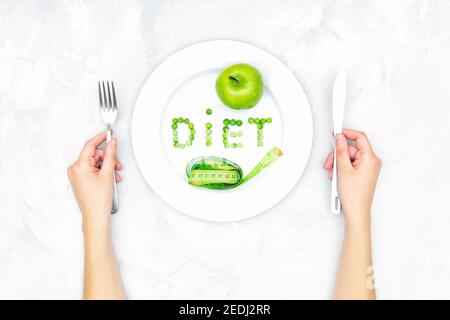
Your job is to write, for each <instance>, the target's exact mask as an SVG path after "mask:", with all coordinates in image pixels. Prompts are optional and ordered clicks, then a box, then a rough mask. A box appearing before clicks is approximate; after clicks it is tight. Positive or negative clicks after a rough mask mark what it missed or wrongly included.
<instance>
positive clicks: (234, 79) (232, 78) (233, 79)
mask: <svg viewBox="0 0 450 320" xmlns="http://www.w3.org/2000/svg"><path fill="white" fill-rule="evenodd" d="M229 79H230V80H232V81H233V82H234V83H235V84H237V85H239V84H240V83H241V82H240V81H239V79H236V78H235V77H233V76H230V77H229Z"/></svg>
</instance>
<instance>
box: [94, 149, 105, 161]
mask: <svg viewBox="0 0 450 320" xmlns="http://www.w3.org/2000/svg"><path fill="white" fill-rule="evenodd" d="M104 155H105V152H104V151H103V150H100V149H97V151H96V153H95V161H97V162H98V161H103V156H104Z"/></svg>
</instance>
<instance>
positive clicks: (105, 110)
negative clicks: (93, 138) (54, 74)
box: [98, 81, 119, 213]
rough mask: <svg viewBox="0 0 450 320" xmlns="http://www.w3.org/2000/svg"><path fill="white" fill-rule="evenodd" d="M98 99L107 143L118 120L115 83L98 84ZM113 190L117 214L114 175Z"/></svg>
mask: <svg viewBox="0 0 450 320" xmlns="http://www.w3.org/2000/svg"><path fill="white" fill-rule="evenodd" d="M98 98H99V104H100V113H101V115H102V118H103V121H104V122H105V124H106V143H108V142H109V141H110V140H111V137H112V126H113V124H114V122H115V121H116V118H117V100H116V92H115V90H114V83H113V82H112V81H111V82H109V81H107V82H106V85H105V81H99V82H98ZM113 188H114V198H113V203H112V209H111V213H116V212H117V210H118V209H119V202H118V199H117V183H116V177H115V174H114V173H113Z"/></svg>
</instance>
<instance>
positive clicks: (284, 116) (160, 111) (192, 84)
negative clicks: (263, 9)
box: [132, 40, 313, 221]
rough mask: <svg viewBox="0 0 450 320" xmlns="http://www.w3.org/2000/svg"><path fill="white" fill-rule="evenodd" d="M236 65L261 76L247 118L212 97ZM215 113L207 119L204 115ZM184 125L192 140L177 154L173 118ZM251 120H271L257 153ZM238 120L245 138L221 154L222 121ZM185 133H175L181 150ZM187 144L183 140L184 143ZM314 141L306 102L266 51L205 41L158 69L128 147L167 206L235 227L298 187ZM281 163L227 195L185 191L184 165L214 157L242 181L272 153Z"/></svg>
mask: <svg viewBox="0 0 450 320" xmlns="http://www.w3.org/2000/svg"><path fill="white" fill-rule="evenodd" d="M235 63H248V64H251V65H253V66H255V67H256V68H257V69H258V70H260V72H261V74H262V76H263V79H264V84H265V89H264V96H263V98H262V99H261V101H260V102H259V103H258V104H257V105H256V106H255V107H254V108H252V109H250V110H232V109H230V108H228V107H226V106H224V105H223V104H222V103H221V101H220V100H219V98H218V97H217V95H216V92H215V80H216V78H217V76H218V75H219V73H220V71H221V70H222V69H223V68H225V67H227V66H229V65H231V64H235ZM207 108H211V109H212V110H213V114H212V115H207V114H206V109H207ZM174 117H177V118H178V117H183V118H189V119H190V121H191V122H192V123H194V126H195V130H196V134H195V139H194V141H193V145H192V146H191V147H186V148H184V149H180V148H174V147H173V141H172V128H171V125H172V118H174ZM249 117H257V118H267V117H271V118H272V119H273V121H272V123H271V124H266V125H265V127H264V146H263V147H258V146H257V128H256V126H255V125H254V124H249V123H248V118H249ZM225 118H229V119H241V120H242V122H243V125H242V126H241V127H239V128H238V127H230V130H232V131H237V130H242V131H243V133H244V134H243V136H242V137H239V138H230V141H231V139H233V141H231V142H241V143H243V145H244V146H243V147H242V148H237V149H230V148H224V146H223V143H222V129H223V124H222V122H223V119H225ZM207 122H210V123H211V124H212V125H213V128H212V130H213V133H212V137H213V144H212V146H210V147H207V146H206V144H205V141H206V140H205V130H206V128H205V124H206V123H207ZM186 133H187V130H184V131H183V129H182V128H180V129H179V136H180V142H183V141H184V140H187V139H186V138H187V137H186ZM183 136H184V137H186V138H183ZM312 136H313V126H312V118H311V113H310V108H309V104H308V101H307V99H306V97H305V94H304V92H303V89H302V87H301V85H300V83H299V82H298V81H297V80H296V78H295V77H294V75H293V74H292V72H291V71H290V70H289V69H288V68H287V67H286V66H285V65H284V64H283V63H281V62H280V61H279V60H278V59H277V58H275V57H274V56H272V55H271V54H270V53H268V52H267V51H264V50H262V49H260V48H258V47H255V46H253V45H250V44H247V43H243V42H239V41H229V40H217V41H208V42H203V43H199V44H195V45H192V46H190V47H187V48H185V49H182V50H180V51H178V52H176V53H175V54H173V55H172V56H170V57H169V58H167V59H166V60H165V61H164V62H163V63H161V64H160V65H159V66H158V67H157V68H156V69H155V70H154V71H153V73H152V74H151V75H150V77H149V78H148V79H147V81H146V83H145V84H144V86H143V88H142V90H141V93H140V94H139V97H138V99H137V102H136V106H135V109H134V113H133V123H132V142H133V149H134V153H135V157H136V161H137V163H138V165H139V168H140V170H141V172H142V174H143V176H144V178H145V179H146V180H147V182H148V184H149V185H150V187H151V188H152V189H153V190H154V191H155V192H156V193H157V194H158V195H159V196H160V197H161V198H162V199H163V200H164V201H165V202H167V203H168V204H169V205H171V206H172V207H174V208H176V209H178V210H179V211H181V212H184V213H186V214H188V215H190V216H192V217H195V218H199V219H202V220H209V221H236V220H242V219H247V218H250V217H252V216H255V215H257V214H259V213H261V212H263V211H266V210H268V209H270V208H271V207H273V206H274V205H275V204H277V203H278V202H279V201H280V200H281V199H283V198H284V197H285V196H286V195H287V194H288V193H289V191H291V190H292V188H293V187H294V186H295V185H296V183H297V181H298V180H299V178H300V176H301V175H302V172H303V170H304V168H305V166H306V164H307V161H308V158H309V154H310V151H311V144H312ZM273 146H278V147H279V148H280V149H281V150H282V151H283V156H282V157H280V158H279V159H278V160H277V161H276V162H274V163H272V164H271V165H270V166H269V167H267V168H266V169H264V170H263V171H262V172H260V173H259V175H257V176H256V177H254V178H253V179H252V180H250V181H248V182H247V183H245V184H243V185H241V186H239V187H237V188H235V189H230V190H210V189H205V188H200V187H194V186H191V185H189V184H188V182H187V176H186V172H185V169H186V165H187V163H188V162H189V161H190V160H191V159H192V158H195V157H198V156H210V155H213V156H219V157H224V158H226V159H229V160H231V161H233V162H235V163H237V164H239V165H240V166H241V167H242V169H243V170H244V175H245V174H247V173H249V172H250V170H251V169H252V168H253V167H254V166H255V165H256V164H257V163H258V162H259V160H261V159H262V157H263V156H264V155H265V154H266V153H267V152H268V151H269V150H270V149H271V148H272V147H273Z"/></svg>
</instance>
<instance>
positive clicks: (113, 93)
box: [111, 81, 117, 110]
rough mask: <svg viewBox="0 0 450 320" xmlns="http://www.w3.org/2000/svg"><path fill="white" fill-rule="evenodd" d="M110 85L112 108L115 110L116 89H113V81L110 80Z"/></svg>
mask: <svg viewBox="0 0 450 320" xmlns="http://www.w3.org/2000/svg"><path fill="white" fill-rule="evenodd" d="M111 87H112V102H113V105H112V107H113V110H117V101H116V90H114V82H113V81H111Z"/></svg>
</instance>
